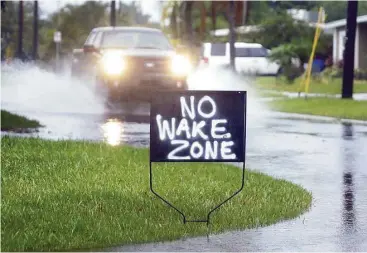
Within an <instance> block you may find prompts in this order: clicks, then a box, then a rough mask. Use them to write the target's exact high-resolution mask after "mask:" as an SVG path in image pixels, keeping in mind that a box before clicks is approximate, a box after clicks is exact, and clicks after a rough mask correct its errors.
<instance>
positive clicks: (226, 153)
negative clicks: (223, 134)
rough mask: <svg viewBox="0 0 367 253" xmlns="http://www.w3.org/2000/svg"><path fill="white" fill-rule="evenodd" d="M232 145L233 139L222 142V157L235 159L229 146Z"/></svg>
mask: <svg viewBox="0 0 367 253" xmlns="http://www.w3.org/2000/svg"><path fill="white" fill-rule="evenodd" d="M233 145H234V142H233V141H223V142H222V145H221V149H220V153H221V156H222V158H223V159H236V154H233V153H232V150H231V148H230V147H231V146H233Z"/></svg>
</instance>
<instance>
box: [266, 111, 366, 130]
mask: <svg viewBox="0 0 367 253" xmlns="http://www.w3.org/2000/svg"><path fill="white" fill-rule="evenodd" d="M271 112H272V113H275V114H278V116H276V117H277V118H284V119H294V120H317V121H321V122H328V123H347V124H353V125H362V126H367V121H366V120H354V119H338V118H334V117H327V116H318V115H309V114H300V113H288V112H279V111H271Z"/></svg>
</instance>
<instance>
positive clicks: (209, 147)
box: [205, 141, 218, 160]
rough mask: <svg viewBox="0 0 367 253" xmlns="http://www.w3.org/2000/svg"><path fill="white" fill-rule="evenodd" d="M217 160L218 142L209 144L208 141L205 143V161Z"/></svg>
mask: <svg viewBox="0 0 367 253" xmlns="http://www.w3.org/2000/svg"><path fill="white" fill-rule="evenodd" d="M217 158H218V141H214V142H213V143H210V141H206V142H205V159H206V160H209V159H217Z"/></svg>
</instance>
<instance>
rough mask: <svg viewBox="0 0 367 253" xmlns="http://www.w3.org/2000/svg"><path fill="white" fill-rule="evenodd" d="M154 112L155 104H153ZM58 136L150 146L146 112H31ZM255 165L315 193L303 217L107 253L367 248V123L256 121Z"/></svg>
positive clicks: (251, 129) (251, 131)
mask: <svg viewBox="0 0 367 253" xmlns="http://www.w3.org/2000/svg"><path fill="white" fill-rule="evenodd" d="M145 109H146V110H147V108H145ZM23 114H26V115H27V116H30V117H34V118H36V119H38V120H40V121H41V122H42V123H43V124H45V125H46V126H47V128H46V129H43V130H41V131H40V132H39V133H38V135H39V136H41V137H45V138H50V139H58V138H60V137H61V138H72V139H89V140H95V141H100V140H104V141H106V142H107V143H109V144H111V145H120V144H132V145H135V146H138V147H148V146H149V124H148V121H147V120H148V118H147V117H146V116H144V115H131V116H126V115H125V116H122V114H120V113H118V112H117V113H116V112H115V113H107V114H102V115H100V114H96V115H93V114H55V113H53V114H47V113H40V112H24V113H23ZM247 136H248V139H247V145H248V146H247V162H246V163H247V167H249V168H254V169H257V170H259V171H262V172H265V173H267V174H269V175H272V176H274V177H277V178H284V179H287V180H289V181H292V182H294V183H297V184H300V185H302V186H303V187H305V188H306V189H307V190H309V191H311V192H312V193H313V196H314V201H313V205H312V208H311V210H310V211H309V212H307V213H305V214H304V215H302V216H301V217H299V218H298V219H294V220H290V221H285V222H281V223H278V224H275V225H272V226H269V227H264V228H258V229H250V230H245V231H236V232H227V233H224V234H220V235H211V236H210V237H209V240H208V238H207V237H206V236H204V237H197V238H190V239H182V240H178V241H174V242H167V243H152V244H145V245H132V246H123V247H116V248H109V249H107V251H325V250H327V251H367V184H366V182H367V169H366V168H367V167H366V162H367V158H366V155H367V126H360V125H352V124H347V123H344V124H335V123H334V124H331V123H321V122H310V121H305V120H291V119H284V118H279V117H278V116H277V115H276V114H271V113H270V114H269V115H267V116H266V118H265V119H262V120H260V119H259V120H253V121H249V122H248V135H247Z"/></svg>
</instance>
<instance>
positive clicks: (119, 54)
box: [71, 27, 192, 100]
mask: <svg viewBox="0 0 367 253" xmlns="http://www.w3.org/2000/svg"><path fill="white" fill-rule="evenodd" d="M71 65H72V66H71V73H72V75H73V76H76V77H80V76H89V77H91V76H92V77H93V78H95V80H96V82H97V87H100V88H102V89H104V90H107V92H108V97H109V98H111V99H118V100H120V99H123V98H125V99H128V98H131V97H134V95H139V94H142V93H145V94H147V93H148V94H152V92H153V91H157V90H158V91H159V90H162V89H169V90H186V89H188V85H187V76H188V75H189V73H190V71H191V70H192V64H191V62H190V60H189V59H188V57H186V56H185V55H183V54H180V53H179V52H177V50H175V49H174V48H173V46H172V45H171V44H170V42H169V40H168V38H167V37H166V36H165V35H164V33H163V32H162V31H161V30H159V29H153V28H144V27H98V28H94V29H93V30H92V31H91V33H90V34H89V36H88V38H87V40H86V42H85V44H84V46H83V48H82V49H74V50H73V55H72V64H71Z"/></svg>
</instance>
